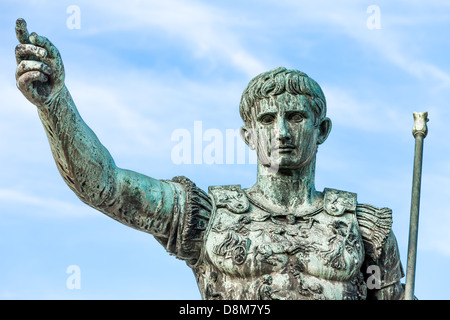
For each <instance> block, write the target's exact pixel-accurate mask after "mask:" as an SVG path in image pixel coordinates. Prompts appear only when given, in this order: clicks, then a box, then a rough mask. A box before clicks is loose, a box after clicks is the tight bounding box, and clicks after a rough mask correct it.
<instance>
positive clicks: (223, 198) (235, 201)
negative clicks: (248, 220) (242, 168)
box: [208, 185, 250, 213]
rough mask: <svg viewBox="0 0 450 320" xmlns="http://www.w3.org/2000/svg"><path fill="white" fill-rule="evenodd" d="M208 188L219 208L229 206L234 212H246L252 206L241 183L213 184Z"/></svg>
mask: <svg viewBox="0 0 450 320" xmlns="http://www.w3.org/2000/svg"><path fill="white" fill-rule="evenodd" d="M208 190H209V193H210V194H211V195H212V197H213V199H214V203H215V205H216V207H217V208H227V209H228V210H229V211H231V212H233V213H244V212H246V211H247V210H248V209H249V207H250V204H249V202H248V198H247V196H246V195H245V193H244V191H242V189H241V186H240V185H229V186H213V187H209V189H208Z"/></svg>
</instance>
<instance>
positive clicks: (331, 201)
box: [323, 188, 392, 260]
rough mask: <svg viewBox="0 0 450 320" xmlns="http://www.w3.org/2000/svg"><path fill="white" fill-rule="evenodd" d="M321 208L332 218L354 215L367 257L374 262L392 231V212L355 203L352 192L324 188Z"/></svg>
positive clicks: (355, 198) (355, 199)
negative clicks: (348, 214) (348, 213)
mask: <svg viewBox="0 0 450 320" xmlns="http://www.w3.org/2000/svg"><path fill="white" fill-rule="evenodd" d="M323 208H324V210H325V212H327V213H328V214H329V215H332V216H341V215H343V214H344V213H346V212H350V213H354V214H356V219H357V221H358V225H359V229H360V232H361V237H362V239H363V242H364V247H365V250H366V253H367V255H369V256H370V257H371V258H373V259H374V260H376V259H377V258H378V257H379V256H380V254H381V251H382V249H383V246H384V245H385V244H386V242H387V241H388V238H389V235H390V233H391V229H392V210H391V209H389V208H378V207H375V206H372V205H369V204H362V203H358V202H357V195H356V193H353V192H348V191H342V190H337V189H331V188H325V189H324V191H323Z"/></svg>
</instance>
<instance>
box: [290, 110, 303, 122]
mask: <svg viewBox="0 0 450 320" xmlns="http://www.w3.org/2000/svg"><path fill="white" fill-rule="evenodd" d="M303 119H305V117H304V116H303V115H302V114H301V113H298V112H293V113H291V114H290V115H289V116H288V120H289V121H293V122H301V121H303Z"/></svg>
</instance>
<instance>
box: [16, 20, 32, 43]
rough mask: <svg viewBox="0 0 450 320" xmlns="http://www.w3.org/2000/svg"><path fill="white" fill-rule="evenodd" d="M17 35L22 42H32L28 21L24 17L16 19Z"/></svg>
mask: <svg viewBox="0 0 450 320" xmlns="http://www.w3.org/2000/svg"><path fill="white" fill-rule="evenodd" d="M16 37H17V40H19V42H20V43H23V44H26V43H30V39H29V37H30V36H29V34H28V30H27V23H26V21H25V20H24V19H22V18H19V19H17V21H16Z"/></svg>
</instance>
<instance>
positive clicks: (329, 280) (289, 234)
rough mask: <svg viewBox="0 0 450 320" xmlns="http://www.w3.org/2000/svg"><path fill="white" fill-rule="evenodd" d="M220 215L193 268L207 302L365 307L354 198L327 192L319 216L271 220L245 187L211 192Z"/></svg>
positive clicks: (216, 214) (214, 219) (274, 217)
mask: <svg viewBox="0 0 450 320" xmlns="http://www.w3.org/2000/svg"><path fill="white" fill-rule="evenodd" d="M210 194H211V196H212V199H213V204H214V210H213V216H212V219H211V221H210V224H209V230H208V232H207V234H206V240H205V246H204V251H203V253H202V257H201V259H200V260H199V261H198V263H197V266H195V267H194V272H195V273H196V276H197V280H198V284H199V288H200V291H201V293H202V296H203V298H204V299H361V298H364V297H365V284H364V281H363V276H362V273H361V271H360V268H361V265H362V263H363V260H364V245H363V242H362V239H361V235H360V232H359V227H358V221H357V217H356V214H355V210H356V195H355V194H352V193H349V192H343V191H338V190H333V189H325V190H324V200H323V206H322V207H320V208H318V209H317V210H315V211H314V212H311V213H308V214H303V215H295V214H274V213H271V212H268V210H265V209H264V208H262V207H261V206H259V205H258V204H257V203H255V202H254V201H253V200H252V199H251V198H249V197H248V196H247V195H246V193H245V192H244V191H243V190H241V189H240V187H239V186H221V187H211V188H210Z"/></svg>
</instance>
